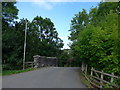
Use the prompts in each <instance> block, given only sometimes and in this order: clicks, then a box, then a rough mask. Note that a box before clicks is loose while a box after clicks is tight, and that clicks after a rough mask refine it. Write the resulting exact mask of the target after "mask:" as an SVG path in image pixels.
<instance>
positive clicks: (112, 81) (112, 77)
mask: <svg viewBox="0 0 120 90" xmlns="http://www.w3.org/2000/svg"><path fill="white" fill-rule="evenodd" d="M112 75H114V73H112ZM113 80H114V79H113V77H111V80H110V82H111V83H112V82H113Z"/></svg>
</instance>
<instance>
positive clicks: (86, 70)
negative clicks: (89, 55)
mask: <svg viewBox="0 0 120 90" xmlns="http://www.w3.org/2000/svg"><path fill="white" fill-rule="evenodd" d="M85 74H87V64H86V67H85Z"/></svg>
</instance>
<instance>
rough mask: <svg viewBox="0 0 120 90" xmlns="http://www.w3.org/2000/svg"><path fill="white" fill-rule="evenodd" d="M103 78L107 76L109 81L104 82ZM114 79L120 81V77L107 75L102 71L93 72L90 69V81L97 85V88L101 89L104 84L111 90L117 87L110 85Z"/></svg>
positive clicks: (93, 70)
mask: <svg viewBox="0 0 120 90" xmlns="http://www.w3.org/2000/svg"><path fill="white" fill-rule="evenodd" d="M98 74H99V75H98ZM104 76H107V77H108V76H109V77H110V80H105V79H104ZM114 78H116V79H120V77H118V76H115V75H114V73H112V74H108V73H104V72H103V71H98V70H95V69H94V68H91V75H90V80H91V81H93V82H95V83H97V84H99V85H97V84H96V86H97V87H99V88H102V87H103V86H104V85H105V84H109V86H110V87H111V88H112V87H119V86H118V85H116V84H112V83H113V81H114Z"/></svg>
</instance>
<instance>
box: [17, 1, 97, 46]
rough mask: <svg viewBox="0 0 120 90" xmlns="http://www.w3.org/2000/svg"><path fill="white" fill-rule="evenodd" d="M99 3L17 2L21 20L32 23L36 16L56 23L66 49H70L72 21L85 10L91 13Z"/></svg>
mask: <svg viewBox="0 0 120 90" xmlns="http://www.w3.org/2000/svg"><path fill="white" fill-rule="evenodd" d="M97 5H98V2H17V4H16V6H17V8H18V9H19V13H18V17H19V19H22V18H27V19H28V20H30V21H32V20H33V18H34V17H36V16H42V17H43V18H45V17H47V18H50V19H51V21H52V22H53V23H54V25H55V28H56V30H57V32H58V34H59V37H60V38H61V39H62V40H63V41H64V44H65V45H64V48H69V47H68V46H67V44H68V43H69V42H70V41H69V40H68V36H69V35H70V32H69V31H68V30H69V29H70V24H71V20H72V18H73V17H74V15H75V14H77V13H78V12H80V11H81V10H82V9H83V8H84V9H86V10H87V12H89V10H90V8H91V7H92V6H93V7H95V6H97Z"/></svg>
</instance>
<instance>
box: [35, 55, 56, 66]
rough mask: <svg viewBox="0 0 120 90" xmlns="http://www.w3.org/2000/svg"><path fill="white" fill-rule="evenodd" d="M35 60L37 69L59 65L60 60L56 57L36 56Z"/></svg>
mask: <svg viewBox="0 0 120 90" xmlns="http://www.w3.org/2000/svg"><path fill="white" fill-rule="evenodd" d="M33 58H34V63H35V67H36V68H39V67H47V66H57V65H58V59H57V58H56V57H45V56H39V55H35V56H33Z"/></svg>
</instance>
